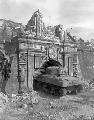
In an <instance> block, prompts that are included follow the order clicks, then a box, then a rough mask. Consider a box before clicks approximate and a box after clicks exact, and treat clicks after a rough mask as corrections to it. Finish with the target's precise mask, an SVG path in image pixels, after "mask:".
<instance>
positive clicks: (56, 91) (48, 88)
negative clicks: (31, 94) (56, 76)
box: [33, 80, 82, 96]
mask: <svg viewBox="0 0 94 120" xmlns="http://www.w3.org/2000/svg"><path fill="white" fill-rule="evenodd" d="M33 89H34V90H35V91H42V92H45V93H47V94H51V95H54V96H65V95H67V94H77V93H80V92H81V90H82V85H80V84H79V85H74V86H68V87H60V86H56V85H52V84H49V83H45V82H41V81H37V80H33Z"/></svg>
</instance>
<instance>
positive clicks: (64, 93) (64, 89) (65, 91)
mask: <svg viewBox="0 0 94 120" xmlns="http://www.w3.org/2000/svg"><path fill="white" fill-rule="evenodd" d="M66 94H67V89H66V88H63V95H64V96H65V95H66Z"/></svg>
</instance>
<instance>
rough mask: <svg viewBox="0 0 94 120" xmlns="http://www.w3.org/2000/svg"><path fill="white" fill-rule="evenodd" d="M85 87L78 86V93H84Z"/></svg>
mask: <svg viewBox="0 0 94 120" xmlns="http://www.w3.org/2000/svg"><path fill="white" fill-rule="evenodd" d="M82 89H83V87H82V85H78V88H77V91H78V92H79V93H80V92H81V91H82Z"/></svg>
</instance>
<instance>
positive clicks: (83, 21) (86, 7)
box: [0, 0, 94, 40]
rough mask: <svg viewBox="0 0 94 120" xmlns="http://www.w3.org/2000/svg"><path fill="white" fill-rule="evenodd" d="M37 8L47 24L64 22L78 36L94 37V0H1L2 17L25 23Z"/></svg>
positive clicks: (0, 12) (0, 16) (0, 10)
mask: <svg viewBox="0 0 94 120" xmlns="http://www.w3.org/2000/svg"><path fill="white" fill-rule="evenodd" d="M37 9H40V11H41V12H42V14H43V20H44V21H45V23H46V24H48V25H57V24H62V25H64V26H65V28H70V27H72V28H73V29H72V32H73V33H74V35H76V36H79V37H82V38H83V39H86V40H87V39H91V38H94V0H0V18H6V19H11V20H13V21H16V22H20V23H23V24H26V23H27V22H28V20H29V19H30V18H31V16H32V14H33V13H34V12H35V11H36V10H37Z"/></svg>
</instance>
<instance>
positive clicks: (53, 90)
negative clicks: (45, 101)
mask: <svg viewBox="0 0 94 120" xmlns="http://www.w3.org/2000/svg"><path fill="white" fill-rule="evenodd" d="M50 93H51V94H52V95H54V94H55V89H54V87H51V91H50Z"/></svg>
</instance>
